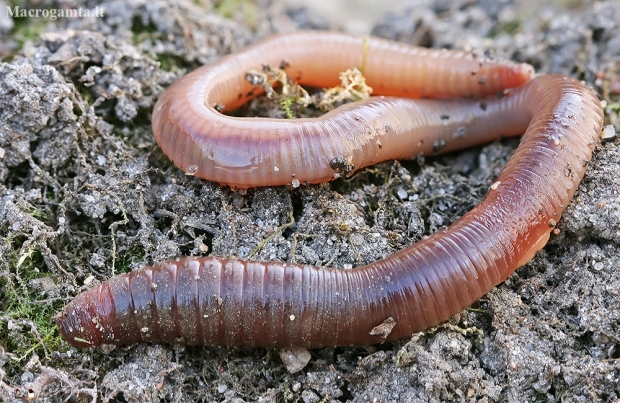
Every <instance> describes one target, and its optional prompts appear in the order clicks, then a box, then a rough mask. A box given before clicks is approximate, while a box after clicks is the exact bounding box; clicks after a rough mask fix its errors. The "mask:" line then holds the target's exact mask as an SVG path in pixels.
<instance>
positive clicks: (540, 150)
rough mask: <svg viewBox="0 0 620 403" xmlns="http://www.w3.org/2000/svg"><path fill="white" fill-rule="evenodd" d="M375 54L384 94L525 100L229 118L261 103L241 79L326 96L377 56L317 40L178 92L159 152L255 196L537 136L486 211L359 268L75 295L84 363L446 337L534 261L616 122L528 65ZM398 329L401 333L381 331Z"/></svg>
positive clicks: (246, 269)
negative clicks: (342, 164) (101, 349)
mask: <svg viewBox="0 0 620 403" xmlns="http://www.w3.org/2000/svg"><path fill="white" fill-rule="evenodd" d="M366 44H367V61H366V64H365V66H364V75H365V76H366V77H367V80H368V83H369V84H370V85H371V86H373V87H374V88H375V91H376V92H379V93H381V94H387V95H408V96H424V97H441V98H444V97H458V98H463V97H464V98H468V99H469V98H477V97H483V96H485V95H486V94H495V93H497V92H498V91H502V90H504V89H505V88H513V87H517V88H515V89H512V90H507V91H504V92H503V94H504V95H503V97H496V96H492V97H487V98H481V99H477V100H471V99H469V100H445V99H443V100H430V99H423V100H411V99H401V98H393V97H374V98H371V99H370V100H367V101H363V102H357V103H353V104H349V105H345V106H343V107H340V108H338V109H336V110H335V111H332V112H330V113H328V114H326V115H324V116H323V117H321V118H318V119H298V120H294V121H282V120H272V119H248V118H232V117H227V116H223V115H221V114H219V113H218V112H217V111H215V109H214V108H213V106H214V105H215V103H216V102H219V103H220V104H224V105H226V106H227V107H229V108H234V107H236V106H239V105H240V104H242V103H243V102H245V101H247V99H248V98H249V97H251V96H253V95H252V94H250V95H248V93H249V92H250V91H251V89H250V87H249V86H248V85H247V84H245V83H244V82H243V80H242V78H239V77H242V76H243V74H244V73H245V72H246V71H248V70H250V69H258V68H260V63H265V64H267V63H269V64H272V65H279V64H280V62H281V60H282V59H285V60H286V61H287V62H288V63H289V64H290V66H291V67H290V71H292V72H295V73H296V74H294V75H297V77H295V78H298V79H299V81H300V82H302V83H304V84H310V85H314V86H331V85H334V84H335V82H334V80H333V77H337V75H338V72H340V71H342V70H345V69H347V68H350V67H352V66H360V65H361V59H362V50H361V49H362V48H363V46H364V45H363V44H362V40H360V39H356V38H352V37H349V36H346V35H342V34H336V33H318V32H316V33H315V32H303V33H297V34H291V35H285V36H279V37H274V38H270V39H267V40H266V41H263V42H261V43H259V44H257V45H254V46H252V47H250V48H248V49H246V50H245V51H243V52H241V53H239V54H237V55H232V56H229V57H225V58H223V59H222V60H221V61H219V62H217V63H214V64H213V65H210V66H204V67H202V68H200V69H198V70H196V71H195V72H193V73H190V74H188V75H187V76H185V77H184V78H182V79H181V80H179V81H178V82H177V83H175V84H174V85H173V86H171V87H170V88H169V90H168V91H167V92H166V94H165V95H164V96H163V97H162V98H161V99H160V101H159V102H158V104H157V105H156V107H155V111H154V114H153V130H154V132H155V136H156V138H157V140H158V142H159V144H160V146H161V147H162V149H163V150H164V151H165V152H166V153H167V154H168V155H169V156H170V158H171V159H172V160H173V161H174V162H175V164H177V165H178V166H179V167H180V168H182V169H188V167H190V166H192V165H195V166H197V167H198V168H197V170H196V175H198V176H200V177H203V178H206V179H209V180H213V181H217V182H220V183H225V184H229V185H231V186H233V187H240V188H245V187H251V186H263V185H276V184H285V183H289V182H290V181H291V180H292V178H297V179H298V180H300V181H302V182H304V181H307V182H319V181H326V180H330V179H332V178H333V177H334V169H333V167H332V166H331V165H332V164H330V161H332V160H333V159H334V158H337V157H344V158H345V160H346V161H347V162H348V163H351V164H353V165H355V168H360V167H363V166H366V165H369V164H372V163H376V162H379V161H382V160H386V159H394V158H399V159H400V158H411V157H413V156H415V155H417V154H418V153H420V152H423V153H425V154H428V153H433V152H444V151H450V150H454V149H458V148H462V147H467V146H472V145H476V144H480V143H483V142H488V141H491V140H493V139H497V138H500V137H501V136H503V135H517V134H519V133H522V132H523V131H525V134H524V135H523V138H522V140H521V144H520V145H519V147H518V148H517V150H516V151H515V154H514V155H513V157H512V158H511V159H510V161H509V162H508V164H507V165H506V167H505V168H504V170H503V172H502V173H501V174H500V176H499V177H498V178H497V181H496V182H495V184H494V185H493V186H492V187H491V189H490V190H489V193H488V194H487V195H486V197H485V198H484V200H483V201H482V202H481V203H480V204H479V205H478V206H476V207H475V208H474V209H473V210H471V211H470V212H469V213H467V214H466V215H464V216H463V217H462V218H461V219H460V220H458V221H457V222H456V223H455V224H453V225H452V226H451V227H449V228H448V229H447V230H446V231H442V232H440V233H435V234H433V235H432V236H430V237H429V238H427V239H425V240H422V241H420V242H418V243H416V244H414V245H412V246H410V247H408V248H406V249H403V250H401V251H400V252H398V253H395V254H393V255H391V256H389V257H387V258H385V259H383V260H380V261H378V262H375V263H371V264H369V265H366V266H363V267H358V268H355V269H352V270H336V269H330V268H320V267H314V266H307V265H297V264H290V263H285V262H256V261H244V260H236V259H220V258H216V257H202V258H191V257H188V258H180V259H177V260H175V261H172V262H167V263H161V264H157V265H155V266H153V267H145V268H142V269H140V270H136V271H133V272H131V273H128V274H125V275H122V276H118V277H114V278H112V279H110V280H109V281H107V282H105V283H102V284H99V285H97V286H95V287H93V288H91V289H90V290H88V291H87V292H85V293H83V294H81V295H79V296H78V297H76V299H75V300H74V301H72V302H71V303H70V304H69V305H67V306H66V307H65V309H64V310H63V312H62V313H61V315H60V317H59V319H58V325H59V327H60V331H61V334H62V335H63V337H64V338H65V339H66V340H67V341H68V342H69V343H71V344H73V345H75V346H78V347H92V346H101V345H104V344H115V345H121V344H129V343H134V342H141V341H151V342H179V341H182V342H185V343H189V344H208V345H244V346H263V347H286V346H304V347H321V346H335V345H355V344H357V345H359V344H368V343H377V342H381V341H384V340H394V339H398V338H402V337H405V336H408V335H411V334H412V333H414V332H417V331H420V330H423V329H425V328H427V327H429V326H434V325H437V324H439V323H441V322H442V321H444V320H446V319H448V318H449V317H450V316H452V315H454V314H456V313H457V312H459V311H461V310H462V309H464V308H466V307H467V306H469V305H471V304H472V303H473V302H475V301H476V300H478V299H479V298H480V297H481V296H482V295H484V294H485V293H487V292H488V291H489V290H491V289H492V288H493V287H494V286H495V285H497V284H498V283H500V282H502V281H504V280H505V279H506V278H508V277H509V276H510V275H511V274H512V273H513V272H514V271H515V270H516V269H517V268H518V267H519V266H522V265H523V264H525V263H527V262H528V261H529V260H530V259H532V257H533V256H534V254H535V253H536V252H537V251H538V250H540V249H541V248H542V247H543V246H544V245H545V244H546V242H547V240H548V239H549V236H550V233H551V231H553V229H554V226H555V223H556V222H557V221H558V220H559V218H560V216H561V214H562V212H563V211H564V209H565V208H566V206H567V204H568V203H569V202H570V200H571V198H572V196H573V194H574V192H575V190H576V189H577V186H578V185H579V183H580V181H581V179H582V177H583V175H584V173H585V169H586V166H587V164H588V162H589V160H590V158H591V157H592V152H593V149H594V147H595V146H596V144H597V140H598V138H599V133H600V130H601V127H602V119H603V113H602V108H601V105H600V102H599V101H598V99H597V97H596V95H595V94H594V93H593V92H592V91H591V90H589V89H588V88H587V87H585V86H584V85H583V84H581V83H580V82H578V81H576V80H574V79H571V78H569V77H563V76H554V75H548V76H540V77H537V78H535V79H533V80H531V81H528V80H529V79H530V77H531V75H532V70H531V67H529V66H527V65H518V64H514V63H509V62H491V61H488V60H482V59H479V58H476V57H473V56H471V55H470V54H468V53H465V52H448V51H436V50H428V49H419V48H412V47H409V46H405V45H402V44H396V43H392V42H387V41H383V40H379V39H367V40H366ZM523 83H525V84H523ZM521 84H523V85H521ZM246 150H247V151H246ZM274 166H275V167H278V169H277V170H276V169H274ZM293 174H294V175H295V176H294V177H293ZM389 318H391V319H392V320H391V322H392V323H394V322H395V324H394V327H393V328H392V329H391V331H388V332H386V333H388V334H374V333H376V332H371V330H372V329H374V328H376V327H377V326H379V325H381V324H382V323H384V322H385V321H387V322H385V323H388V322H390V320H389Z"/></svg>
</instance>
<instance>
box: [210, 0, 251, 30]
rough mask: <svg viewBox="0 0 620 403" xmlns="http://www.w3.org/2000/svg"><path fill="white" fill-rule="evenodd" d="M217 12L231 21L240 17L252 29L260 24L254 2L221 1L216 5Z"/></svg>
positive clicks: (244, 0) (249, 0)
mask: <svg viewBox="0 0 620 403" xmlns="http://www.w3.org/2000/svg"><path fill="white" fill-rule="evenodd" d="M215 11H217V12H218V13H219V14H220V15H222V16H223V17H226V18H231V19H232V18H234V17H236V16H239V15H240V16H241V18H243V20H244V22H246V23H247V24H248V25H249V26H251V27H254V26H256V24H257V23H258V9H257V6H256V4H255V3H254V2H253V1H252V0H220V1H218V2H216V4H215Z"/></svg>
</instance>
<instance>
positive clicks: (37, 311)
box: [0, 250, 64, 361]
mask: <svg viewBox="0 0 620 403" xmlns="http://www.w3.org/2000/svg"><path fill="white" fill-rule="evenodd" d="M11 260H12V263H10V265H9V273H8V276H6V277H0V290H1V293H0V295H1V299H0V311H2V312H3V314H2V315H0V344H2V345H3V346H5V347H6V348H7V351H9V352H11V353H12V354H14V355H15V357H14V358H13V360H17V361H24V360H27V359H28V358H29V357H30V356H31V355H32V354H33V353H35V352H36V353H37V354H39V356H41V357H44V356H46V355H47V352H48V351H54V350H60V349H61V346H62V345H63V344H64V342H63V341H62V338H61V337H60V334H59V332H58V328H57V326H56V324H55V321H54V316H55V314H56V312H58V311H59V310H60V309H61V308H62V306H63V302H62V301H45V300H44V299H45V298H46V296H45V295H43V293H41V292H40V291H36V290H33V289H32V283H33V280H35V279H42V278H46V277H50V276H51V274H50V273H48V272H46V271H45V270H43V269H42V268H44V267H45V263H44V261H43V257H42V255H41V253H40V252H39V251H38V250H34V251H32V252H30V253H28V254H27V255H26V258H24V255H22V256H18V254H17V252H15V253H14V256H13V258H12V259H11ZM11 320H15V321H16V322H17V324H18V325H22V328H23V331H22V332H19V331H18V330H14V329H9V326H8V324H9V321H11ZM28 324H30V326H28ZM28 327H30V329H29V328H28Z"/></svg>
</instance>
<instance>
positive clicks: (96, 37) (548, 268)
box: [0, 0, 620, 403]
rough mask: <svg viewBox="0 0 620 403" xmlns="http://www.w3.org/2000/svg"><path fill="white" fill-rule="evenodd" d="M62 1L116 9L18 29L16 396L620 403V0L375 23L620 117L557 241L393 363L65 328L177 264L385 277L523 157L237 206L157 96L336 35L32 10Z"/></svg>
mask: <svg viewBox="0 0 620 403" xmlns="http://www.w3.org/2000/svg"><path fill="white" fill-rule="evenodd" d="M60 4H62V5H64V7H71V8H73V7H75V8H78V7H83V8H92V9H94V7H96V6H99V7H101V8H104V9H105V10H106V12H105V15H104V16H103V17H85V18H59V19H55V20H51V19H49V18H48V19H45V18H7V17H6V15H4V14H3V16H2V17H0V35H1V37H0V57H1V58H2V62H1V63H0V399H3V400H4V401H7V402H10V401H23V400H28V401H40V402H60V401H72V402H83V401H103V402H160V401H162V402H186V401H198V402H231V403H232V402H235V403H240V402H304V403H316V402H443V401H449V402H452V401H454V402H525V401H529V402H559V401H562V402H617V401H620V272H619V271H618V270H617V268H618V267H620V253H619V252H618V247H619V246H620V139H619V138H618V137H617V136H615V134H614V131H613V126H615V129H616V130H618V129H620V121H619V120H618V115H617V112H618V110H619V109H620V104H619V103H618V98H619V93H620V81H619V76H618V71H619V67H620V36H618V35H617V27H618V26H619V25H620V2H617V1H609V2H605V1H596V2H595V1H588V0H565V1H557V2H539V1H533V0H531V1H530V0H520V1H519V0H501V1H497V0H479V1H473V0H455V1H448V0H436V1H431V0H418V1H411V2H409V3H408V5H406V6H403V8H401V9H400V10H399V11H397V12H395V13H392V14H389V15H387V16H385V17H384V18H383V19H382V21H381V22H380V23H378V24H377V25H375V26H374V27H373V29H372V34H373V35H377V36H381V37H385V38H390V39H393V40H398V41H403V42H407V43H412V44H417V45H421V46H430V47H446V48H458V49H471V50H474V51H477V52H487V53H491V54H494V55H497V56H500V57H504V58H509V59H513V60H516V61H522V62H528V63H531V64H533V65H534V66H535V68H536V69H537V71H538V72H541V73H561V74H567V75H570V76H573V77H577V78H579V79H581V80H584V81H585V82H586V83H587V84H589V85H591V86H593V88H594V89H595V90H596V91H598V92H599V93H600V95H601V99H602V100H604V102H606V105H607V107H606V125H611V126H610V127H609V128H608V129H607V131H606V133H607V138H606V139H605V140H603V141H602V142H601V145H600V146H599V147H598V148H597V150H596V154H595V157H594V159H593V160H592V162H591V164H590V166H589V168H588V171H587V173H586V176H585V179H584V181H583V182H582V185H581V186H580V188H579V190H578V192H577V194H576V196H575V198H574V200H573V202H572V203H571V204H570V206H569V207H568V209H567V211H566V212H565V213H564V215H563V218H562V220H561V221H560V222H559V224H558V228H559V230H560V232H559V235H557V236H554V237H552V239H551V241H550V242H549V244H548V245H547V246H546V247H545V248H544V250H542V251H541V252H539V253H538V254H537V255H536V257H535V258H534V259H533V260H532V261H531V262H530V263H528V264H526V265H525V266H523V267H522V268H520V269H519V270H518V271H517V272H516V273H515V274H514V275H513V276H512V277H511V278H510V279H508V280H507V281H505V282H504V283H502V284H501V285H499V286H498V287H496V288H495V289H493V290H492V291H491V292H490V293H489V294H488V295H486V296H485V297H484V298H482V299H481V300H480V301H479V302H478V303H477V304H476V305H475V306H474V307H472V308H471V309H468V310H466V311H463V312H462V313H460V314H458V315H457V316H455V317H454V318H452V319H451V320H450V321H448V322H447V323H446V324H443V325H441V326H438V327H436V328H433V329H429V330H427V331H425V332H422V333H419V334H415V335H413V336H412V337H410V338H407V339H404V340H401V341H398V342H394V343H385V344H381V345H373V346H361V347H344V348H342V347H339V348H326V349H313V350H310V351H307V350H303V349H302V350H300V351H278V350H272V349H246V348H222V347H188V346H168V345H147V344H141V345H134V346H129V347H123V348H117V349H115V350H113V351H105V352H104V351H102V350H100V349H87V350H81V349H75V348H73V347H70V346H69V345H68V344H67V343H66V342H64V341H63V340H62V339H60V337H59V335H58V329H57V328H56V327H55V325H54V324H53V317H54V315H56V314H57V313H58V312H59V311H60V310H61V309H62V307H63V305H64V304H65V303H66V302H67V301H70V300H71V299H72V298H73V297H74V296H75V295H77V294H78V293H79V292H81V291H83V290H86V289H88V288H89V287H91V286H93V285H94V284H97V283H99V282H101V281H105V280H106V279H107V278H109V277H111V276H112V275H114V274H118V273H121V272H126V271H129V270H132V269H135V268H138V267H140V266H143V265H146V264H152V263H154V262H157V261H162V260H167V259H172V258H174V257H176V256H179V255H206V254H214V255H220V256H237V257H241V258H244V257H248V256H249V255H252V258H253V259H259V260H273V259H276V260H283V261H296V262H298V263H310V264H317V265H321V266H333V267H338V268H349V267H355V266H359V265H363V264H366V263H369V262H372V261H376V260H378V259H381V258H383V257H385V256H387V255H389V254H391V253H394V252H395V251H397V250H400V249H402V248H404V247H406V246H408V245H410V244H412V243H414V242H415V241H416V240H418V239H420V238H421V237H422V236H424V235H427V234H430V233H433V232H434V231H437V230H438V229H441V228H443V227H444V226H447V225H449V224H450V223H451V222H454V221H455V220H456V219H458V218H459V217H460V216H461V215H463V214H464V213H465V212H466V211H467V210H469V209H470V208H471V207H472V206H474V205H475V204H476V203H477V202H478V201H479V200H480V199H481V198H482V197H483V196H484V194H485V193H486V191H487V189H488V188H489V186H490V185H491V184H492V183H493V181H494V178H495V177H496V176H497V175H498V173H499V172H500V171H501V169H502V167H503V165H504V164H505V162H506V161H507V159H508V158H509V157H510V155H511V152H512V151H513V150H514V148H515V147H516V145H517V143H518V141H516V140H506V141H502V142H496V143H493V144H490V145H487V146H484V147H481V148H477V149H472V150H466V151H463V152H459V153H455V154H451V155H447V156H442V157H437V158H427V159H426V160H421V159H418V160H416V161H393V162H387V163H382V164H378V165H376V166H373V167H370V168H368V169H365V170H363V171H360V172H358V173H356V174H354V175H353V176H352V177H350V178H346V179H339V180H337V181H334V182H332V183H329V184H324V185H316V186H302V187H300V188H297V189H292V188H285V187H277V188H273V187H269V188H260V189H250V190H248V191H245V192H234V191H232V190H231V189H229V188H227V187H221V186H218V185H215V184H213V183H209V182H206V181H202V180H199V179H197V178H194V177H191V176H186V175H184V174H183V173H182V172H180V171H179V170H178V169H177V168H175V167H174V166H173V165H172V164H171V163H170V162H169V160H168V159H167V158H166V157H165V155H163V153H162V152H161V150H160V149H159V148H158V147H157V146H156V144H155V143H154V140H153V138H152V135H151V128H150V113H151V109H152V107H153V104H154V101H155V100H156V99H157V96H158V95H159V94H161V93H162V92H163V91H164V90H165V88H166V87H168V86H169V85H170V84H171V83H172V82H174V80H176V79H177V78H178V77H180V76H181V75H183V74H184V73H186V72H187V71H189V70H191V69H193V68H195V67H197V66H199V65H201V64H204V63H209V62H211V61H213V60H216V59H217V58H219V57H221V56H222V55H224V54H228V53H231V52H234V51H235V50H236V49H239V48H240V47H242V46H243V45H245V44H248V43H251V42H254V41H256V40H258V39H259V38H261V37H264V36H266V35H269V34H271V33H274V32H288V31H293V30H297V29H321V28H322V29H324V28H330V26H329V23H328V22H327V21H328V20H327V19H326V18H323V17H321V15H319V14H313V13H311V12H309V11H307V10H304V9H287V8H286V7H284V6H283V5H282V4H280V3H279V2H277V1H273V2H270V1H268V0H255V1H245V0H223V1H208V0H204V1H201V2H192V1H190V0H172V1H163V0H151V1H148V2H146V1H142V0H129V1H120V0H104V1H98V2H95V1H87V0H73V1H70V2H56V1H51V0H38V1H25V2H21V3H20V6H21V7H23V8H25V9H29V8H39V9H41V8H48V9H57V8H58V7H60ZM0 9H2V10H4V9H6V7H5V4H4V3H3V2H2V1H0ZM291 216H292V217H293V218H294V223H293V224H292V225H285V224H287V223H289V222H290V221H291V220H290V217H291ZM267 238H270V239H269V242H267V243H265V244H263V241H264V240H265V239H267ZM308 359H309V361H308ZM295 367H296V368H295ZM293 368H295V369H299V368H302V369H301V370H299V371H298V372H294V373H291V372H292V370H293ZM289 369H290V370H291V371H289Z"/></svg>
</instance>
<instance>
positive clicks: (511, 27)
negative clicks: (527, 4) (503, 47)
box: [489, 20, 521, 38]
mask: <svg viewBox="0 0 620 403" xmlns="http://www.w3.org/2000/svg"><path fill="white" fill-rule="evenodd" d="M520 29H521V22H520V21H519V20H512V21H506V22H504V23H501V24H498V25H496V26H495V27H493V29H491V32H489V37H490V38H495V37H497V36H499V35H501V34H508V35H510V36H512V35H515V34H516V33H517V32H519V30H520Z"/></svg>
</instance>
